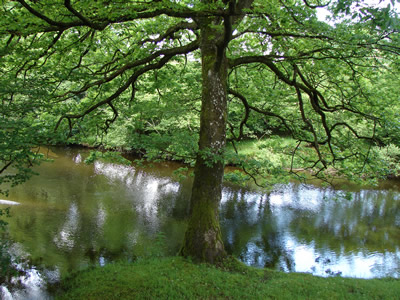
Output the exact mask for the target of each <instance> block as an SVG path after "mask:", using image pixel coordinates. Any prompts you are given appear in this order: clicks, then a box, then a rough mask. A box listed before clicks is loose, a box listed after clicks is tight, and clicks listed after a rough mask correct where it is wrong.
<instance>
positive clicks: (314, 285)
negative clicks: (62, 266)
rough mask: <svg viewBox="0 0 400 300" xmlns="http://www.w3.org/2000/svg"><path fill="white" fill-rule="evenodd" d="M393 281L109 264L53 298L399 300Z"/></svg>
mask: <svg viewBox="0 0 400 300" xmlns="http://www.w3.org/2000/svg"><path fill="white" fill-rule="evenodd" d="M398 295H400V282H399V280H397V279H374V280H362V279H348V278H340V277H334V278H321V277H315V276H312V275H310V274H301V273H290V274H288V273H282V272H277V271H273V270H268V269H255V268H250V267H247V266H244V265H243V264H241V263H240V262H238V261H236V260H235V259H233V258H230V259H228V260H226V261H225V262H224V263H223V264H221V265H219V266H210V265H207V264H193V263H192V262H190V261H188V260H186V259H183V258H181V257H169V258H157V259H144V260H139V261H137V262H134V263H114V264H109V265H106V266H105V267H97V268H94V269H90V270H86V271H82V272H80V273H77V274H75V275H74V276H72V277H69V278H66V279H64V280H63V282H62V290H61V291H60V292H59V294H58V295H57V297H56V299H398Z"/></svg>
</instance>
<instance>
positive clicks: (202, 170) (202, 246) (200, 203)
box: [181, 22, 227, 263]
mask: <svg viewBox="0 0 400 300" xmlns="http://www.w3.org/2000/svg"><path fill="white" fill-rule="evenodd" d="M201 33H202V39H201V46H200V49H201V57H202V107H201V115H200V139H199V154H198V155H197V160H196V165H195V171H194V175H195V176H194V182H193V188H192V196H191V202H190V210H191V216H190V219H189V224H188V228H187V230H186V233H185V238H184V242H183V246H182V249H181V254H182V255H183V256H190V257H192V258H193V259H194V260H196V261H206V262H210V263H215V262H216V261H219V260H221V259H222V258H223V257H225V255H226V253H225V250H224V244H223V242H222V237H221V230H220V226H219V217H218V211H219V204H220V200H221V190H222V180H223V175H224V162H223V158H222V154H223V151H224V148H225V140H226V118H227V100H226V95H227V63H226V58H225V49H223V51H221V50H220V51H218V47H217V41H218V40H219V39H223V33H221V30H220V31H218V30H217V29H215V27H214V28H213V27H212V25H211V22H209V23H208V24H207V25H206V26H204V24H203V26H202V30H201ZM223 47H224V46H223ZM224 48H225V47H224Z"/></svg>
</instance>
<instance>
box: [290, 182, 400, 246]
mask: <svg viewBox="0 0 400 300" xmlns="http://www.w3.org/2000/svg"><path fill="white" fill-rule="evenodd" d="M337 194H339V195H340V193H337ZM399 212H400V201H398V193H397V192H393V191H374V190H364V191H361V192H358V193H352V198H351V199H350V200H348V199H344V198H342V197H338V196H336V198H333V199H332V198H331V199H326V200H323V201H321V206H320V210H319V211H318V212H317V213H307V211H305V212H303V213H299V214H297V216H296V217H295V218H294V219H293V221H292V222H291V224H290V230H291V232H293V233H295V235H296V236H297V238H298V239H299V240H302V241H304V242H305V243H311V242H313V243H315V247H316V248H319V249H324V248H330V249H337V251H338V250H339V249H341V251H344V252H351V251H358V249H360V248H363V249H365V250H368V251H371V252H373V251H379V252H384V251H396V249H398V237H399V236H400V226H399V225H400V224H398V225H396V222H398V219H399Z"/></svg>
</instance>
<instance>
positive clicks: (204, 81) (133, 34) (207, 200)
mask: <svg viewBox="0 0 400 300" xmlns="http://www.w3.org/2000/svg"><path fill="white" fill-rule="evenodd" d="M392 4H393V3H392ZM319 7H326V8H327V9H329V10H330V11H331V12H332V13H333V16H334V17H336V21H334V23H332V24H334V25H330V24H327V23H325V22H321V21H319V20H318V18H317V17H316V9H317V8H319ZM1 10H2V18H1V20H0V34H1V36H0V40H1V49H0V53H1V54H0V57H1V58H0V68H1V74H2V75H1V79H0V80H1V84H0V86H1V100H2V104H1V111H2V113H3V115H2V116H1V118H2V122H3V124H11V125H10V126H9V128H3V127H2V128H1V129H0V131H1V133H2V134H3V136H4V137H5V140H1V141H0V143H1V145H2V147H4V148H7V147H8V148H7V151H10V156H9V158H7V157H1V160H2V162H3V163H4V164H5V165H6V166H7V165H11V164H12V163H14V162H17V161H20V160H19V159H20V157H17V156H15V158H14V156H13V155H14V154H15V153H17V152H18V151H17V150H16V149H18V147H19V145H22V144H23V142H22V141H25V138H24V132H26V134H27V136H28V137H29V138H28V139H27V145H29V147H27V148H23V149H24V150H23V151H24V152H23V154H24V155H25V154H27V155H28V156H29V154H30V153H28V152H29V151H30V150H28V149H31V148H30V145H31V143H32V144H38V143H40V142H44V141H47V140H48V139H49V138H51V140H53V141H54V140H61V141H63V140H64V141H65V139H66V138H67V137H70V136H73V135H74V134H76V133H77V132H79V131H80V132H83V133H84V132H85V131H86V130H93V128H99V126H101V128H99V129H101V130H103V131H108V130H109V129H110V126H112V124H113V123H115V122H118V117H122V118H125V119H126V123H129V122H132V123H134V122H138V123H139V125H140V122H143V121H144V120H146V122H147V121H149V120H151V121H152V122H154V124H157V125H159V124H161V120H162V119H165V117H166V115H165V112H166V111H168V109H165V110H158V109H157V108H156V107H155V106H154V105H149V106H148V108H147V109H146V99H147V100H149V101H150V100H152V101H153V103H154V99H149V97H151V95H158V96H160V97H161V96H162V93H161V91H162V90H164V91H165V90H168V93H169V97H170V98H169V101H170V102H169V105H170V107H171V108H172V107H174V106H175V107H176V106H181V107H186V108H188V115H191V116H192V115H196V114H195V112H196V110H197V104H196V96H194V94H195V93H196V92H197V93H198V95H197V97H198V98H200V97H201V111H200V112H199V115H200V124H199V125H197V126H199V142H198V151H197V154H196V155H197V156H196V164H195V171H194V173H195V177H194V183H193V190H192V196H191V217H190V220H189V224H188V228H187V231H186V235H185V239H184V242H183V246H182V249H181V254H182V255H184V256H191V257H193V258H195V259H197V260H201V261H208V262H215V261H218V260H219V259H221V258H223V257H224V256H225V250H224V246H223V243H222V239H221V233H220V228H219V222H218V207H219V203H220V198H221V185H222V178H223V172H224V149H225V145H226V136H227V131H226V129H227V127H228V129H229V131H228V138H229V141H235V140H240V139H242V138H243V137H244V136H245V133H246V132H245V131H246V130H247V129H249V128H250V129H251V127H253V129H254V128H258V129H257V130H258V132H262V130H263V126H264V125H265V126H266V124H267V125H268V126H272V127H273V128H280V130H282V131H283V132H285V133H286V134H289V135H290V136H291V137H292V138H293V139H294V140H296V141H297V144H296V145H295V146H294V148H293V149H292V150H291V154H292V157H293V159H294V158H295V157H299V158H300V160H301V162H302V164H303V166H304V168H306V169H308V170H310V171H312V172H313V174H314V175H315V176H319V177H322V178H324V177H326V176H327V175H329V173H331V172H332V170H334V171H335V172H343V174H348V175H354V174H355V173H357V172H358V173H359V174H360V175H362V174H365V173H371V172H373V173H375V172H376V169H375V168H374V161H373V156H372V155H373V151H372V150H371V149H372V147H373V146H374V145H378V144H380V143H383V140H382V138H383V137H384V136H385V134H386V135H387V133H384V131H385V129H381V128H384V122H391V123H394V125H393V124H392V125H391V126H394V127H396V126H398V122H397V121H396V120H395V119H393V117H394V116H390V117H388V116H387V115H385V114H386V113H390V112H388V110H387V107H388V105H389V104H390V103H393V102H394V101H395V100H396V99H397V100H398V98H396V97H398V96H397V95H396V93H395V92H393V91H387V90H385V86H384V85H383V86H382V85H377V84H376V82H375V81H374V79H375V78H379V81H378V82H382V83H384V82H385V79H382V78H381V77H380V74H384V75H385V76H387V78H389V80H391V79H393V80H395V81H398V80H397V78H395V76H392V75H390V74H394V73H397V69H398V55H399V50H400V49H399V45H400V44H399V36H398V28H399V26H398V25H399V23H398V19H397V17H396V15H394V13H393V11H392V10H391V5H390V4H389V5H388V6H387V7H384V8H376V7H369V6H368V5H367V4H366V3H364V2H362V1H351V0H346V1H343V0H339V1H334V2H333V3H330V2H324V1H320V0H316V1H314V0H301V1H300V0H298V1H297V0H272V1H266V0H222V1H220V0H176V1H171V0H158V1H147V0H145V1H109V0H98V1H86V0H84V1H70V0H65V1H55V0H42V1H34V0H32V1H25V0H17V1H5V0H3V1H2V6H1ZM177 71H179V72H177ZM397 74H398V73H397ZM185 76H188V77H186V78H185ZM196 77H198V78H199V79H200V84H201V86H199V83H198V82H196V83H194V82H195V81H194V80H193V79H194V78H196ZM190 82H192V84H190ZM182 83H185V84H182ZM393 86H395V85H394V84H393V85H392V87H393ZM196 87H198V88H196ZM389 88H390V87H389ZM381 91H382V92H381ZM138 95H141V98H140V101H141V106H140V107H141V109H142V110H143V111H142V113H143V114H144V115H146V118H143V119H141V118H139V117H135V118H133V117H132V116H133V115H135V116H136V115H137V114H138V112H135V107H139V106H136V105H135V104H136V101H138ZM146 97H147V98H146ZM174 97H176V99H174ZM228 99H229V102H230V104H231V110H230V111H229V120H228ZM164 104H165V103H164ZM164 104H163V105H164ZM180 113H182V111H181V112H180ZM255 114H259V115H260V116H261V117H258V119H257V117H256V118H254V115H255ZM181 115H182V116H183V115H184V114H181ZM194 118H195V117H194ZM167 119H168V118H167ZM389 119H390V120H391V121H388V120H389ZM82 120H85V122H83V121H82ZM257 120H258V121H257ZM259 120H262V122H264V123H260V121H259ZM228 121H229V122H228ZM24 122H28V123H32V124H43V128H40V129H36V131H37V132H38V133H43V136H42V137H41V136H40V134H39V135H36V134H33V133H32V132H31V131H30V128H32V127H31V126H29V125H26V126H25V125H24V124H25V123H24ZM252 122H253V123H252ZM396 122H397V123H396ZM189 123H190V122H189ZM99 124H101V125H99ZM260 124H261V125H260ZM83 125H84V126H83ZM175 125H178V124H175ZM168 126H170V128H173V127H174V124H169V125H168ZM268 126H267V127H266V128H268ZM177 127H178V128H179V126H177ZM33 128H35V127H33ZM50 128H56V129H57V131H56V132H55V133H51V130H50ZM136 128H138V127H136ZM154 128H156V127H154ZM246 128H247V129H246ZM21 129H22V131H21ZM264 129H265V128H264ZM65 130H66V131H67V132H68V134H67V135H68V136H67V137H66V136H63V133H64V132H65ZM34 131H35V130H34ZM11 140H14V141H16V142H15V143H16V144H15V145H11V144H10V145H11V146H10V145H9V144H8V143H10V141H11ZM153 141H154V142H155V143H156V142H157V143H161V144H162V141H160V140H153ZM150 142H151V140H150ZM25 157H26V155H25ZM22 160H23V159H22ZM346 162H350V163H346ZM264 163H265V164H267V167H268V162H267V161H266V162H264ZM292 166H293V164H292ZM261 167H262V166H255V168H254V169H255V170H263V172H268V168H261ZM3 169H4V168H3ZM274 172H275V171H274ZM274 172H272V171H271V175H272V176H274V174H276V173H274ZM290 172H292V173H296V170H295V169H294V168H292V167H291V168H290Z"/></svg>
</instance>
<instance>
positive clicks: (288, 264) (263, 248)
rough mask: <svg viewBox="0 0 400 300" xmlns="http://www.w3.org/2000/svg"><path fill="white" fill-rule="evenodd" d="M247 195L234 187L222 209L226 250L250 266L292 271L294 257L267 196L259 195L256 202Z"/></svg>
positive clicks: (255, 198)
mask: <svg viewBox="0 0 400 300" xmlns="http://www.w3.org/2000/svg"><path fill="white" fill-rule="evenodd" d="M247 196H248V195H247V194H246V193H245V192H244V191H237V192H235V191H234V190H231V191H230V193H229V194H228V195H227V198H228V200H227V201H226V202H225V203H224V204H223V206H222V208H221V224H222V228H223V234H224V237H225V247H226V249H227V251H228V252H229V253H231V254H233V255H235V256H237V257H238V258H239V259H240V260H242V261H244V262H245V263H246V264H249V265H254V266H264V267H270V268H278V267H279V268H281V269H283V270H286V271H292V270H293V268H294V260H293V258H292V255H291V253H290V250H288V249H286V248H285V243H284V239H283V235H282V232H281V230H282V229H279V226H278V222H277V220H276V218H277V216H276V215H275V214H274V213H273V212H272V209H271V205H270V202H269V199H268V195H265V196H264V195H258V196H257V197H254V200H253V201H248V197H247ZM246 199H247V201H246Z"/></svg>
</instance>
